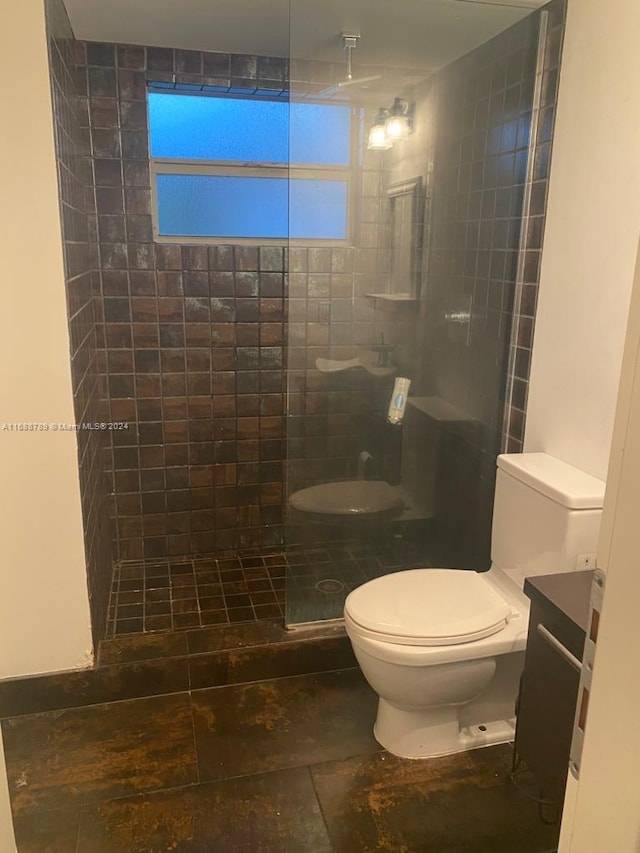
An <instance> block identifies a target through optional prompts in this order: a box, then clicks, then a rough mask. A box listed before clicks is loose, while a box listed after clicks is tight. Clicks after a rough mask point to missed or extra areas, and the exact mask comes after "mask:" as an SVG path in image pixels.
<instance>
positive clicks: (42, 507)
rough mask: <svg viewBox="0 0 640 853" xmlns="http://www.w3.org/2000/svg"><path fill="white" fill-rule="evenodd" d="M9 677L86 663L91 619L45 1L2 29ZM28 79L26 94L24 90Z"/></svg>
mask: <svg viewBox="0 0 640 853" xmlns="http://www.w3.org/2000/svg"><path fill="white" fill-rule="evenodd" d="M0 64H1V65H2V66H3V71H4V74H3V77H4V79H5V81H9V84H8V85H5V86H3V88H2V103H1V110H2V115H3V118H4V121H3V123H2V132H1V133H0V170H1V174H0V186H2V205H1V206H0V247H1V251H2V272H1V274H0V275H1V278H0V324H1V328H0V541H1V542H2V551H1V552H0V577H1V578H2V580H1V586H0V677H6V676H17V675H25V674H30V673H37V672H48V671H53V670H62V669H69V668H73V667H75V666H82V665H87V662H88V657H87V656H88V655H89V654H90V652H91V633H90V617H89V606H88V596H87V583H86V573H85V564H84V546H83V537H82V518H81V512H80V495H79V484H78V465H77V451H76V438H75V434H74V433H73V432H59V433H53V432H33V433H26V432H10V431H6V430H3V428H2V424H4V423H7V422H9V423H12V422H30V421H34V422H46V423H48V422H63V423H64V422H69V423H73V421H74V416H73V406H72V390H71V376H70V367H69V340H68V333H67V318H66V301H65V290H64V280H63V260H62V246H61V239H60V220H59V213H58V198H57V196H58V188H57V183H56V166H55V159H54V147H53V123H52V115H51V96H50V91H49V72H48V65H47V44H46V36H45V28H44V4H43V2H42V0H25V2H23V3H20V4H18V5H16V6H15V7H13V9H12V12H11V21H10V23H9V24H7V26H5V27H3V28H2V30H1V31H0ZM17 69H19V70H20V81H19V85H18V84H17V83H16V84H15V85H14V84H12V83H11V82H10V81H12V80H13V81H14V82H15V74H16V70H17Z"/></svg>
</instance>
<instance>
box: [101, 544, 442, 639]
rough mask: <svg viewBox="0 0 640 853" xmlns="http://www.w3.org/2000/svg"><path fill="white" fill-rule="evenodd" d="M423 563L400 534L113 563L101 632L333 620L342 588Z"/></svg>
mask: <svg viewBox="0 0 640 853" xmlns="http://www.w3.org/2000/svg"><path fill="white" fill-rule="evenodd" d="M427 565H429V563H428V561H427V560H426V559H425V555H424V549H420V548H418V547H417V546H416V545H414V544H412V543H410V542H407V541H405V540H403V539H399V540H394V539H391V540H389V541H386V542H378V543H375V544H370V543H365V542H362V541H360V540H352V541H346V542H339V543H327V544H326V545H324V546H323V547H318V546H315V547H303V546H290V547H287V548H286V551H285V552H283V551H281V550H262V551H258V550H251V551H243V552H241V553H239V554H237V555H233V556H225V557H217V558H216V557H198V558H197V559H187V558H181V559H179V560H175V561H167V560H161V561H147V562H140V563H120V564H118V565H116V567H115V569H114V578H113V586H112V592H111V602H110V607H109V621H108V624H107V632H106V636H107V637H115V636H122V635H126V634H137V633H143V632H144V633H150V632H158V631H178V630H188V629H191V628H199V627H205V626H207V625H227V624H234V623H238V622H249V621H255V620H265V619H275V618H283V617H284V616H285V615H286V619H287V622H288V623H293V624H296V623H304V622H313V621H318V620H326V619H335V618H339V617H341V616H342V608H343V605H344V600H345V598H346V596H347V595H348V593H349V592H350V591H351V590H352V589H354V588H355V587H357V586H359V585H360V584H362V583H365V582H366V581H368V580H371V579H372V578H375V577H379V576H380V575H383V574H387V573H389V572H392V571H398V570H399V569H406V568H411V567H416V566H427ZM285 610H286V613H285Z"/></svg>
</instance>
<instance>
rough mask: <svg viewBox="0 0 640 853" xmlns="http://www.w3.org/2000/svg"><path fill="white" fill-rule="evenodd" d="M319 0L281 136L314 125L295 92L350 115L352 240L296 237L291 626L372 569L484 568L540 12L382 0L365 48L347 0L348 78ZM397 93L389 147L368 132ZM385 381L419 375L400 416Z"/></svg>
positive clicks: (319, 616)
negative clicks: (437, 19) (350, 32)
mask: <svg viewBox="0 0 640 853" xmlns="http://www.w3.org/2000/svg"><path fill="white" fill-rule="evenodd" d="M320 5H321V6H322V11H321V10H320V8H319V4H316V6H313V5H312V4H307V3H302V2H300V0H292V3H291V98H292V102H293V103H292V112H291V125H290V140H291V150H292V151H295V150H298V148H297V146H298V145H301V144H302V142H301V140H305V139H308V137H309V135H310V126H309V125H307V124H305V118H304V113H303V112H302V111H296V110H294V107H297V106H298V105H299V104H303V103H309V102H312V101H313V99H314V98H315V99H320V100H323V99H324V100H326V101H331V99H333V102H334V103H337V104H341V105H342V106H343V107H344V108H345V109H347V108H348V109H349V110H350V111H351V115H352V117H353V128H352V132H353V134H354V140H353V150H354V152H355V155H356V156H355V157H354V160H353V162H352V165H351V168H350V169H349V174H348V175H347V176H345V181H346V182H347V183H348V184H349V190H348V192H347V198H348V216H349V220H350V223H351V230H350V231H349V232H348V233H349V239H348V241H346V242H345V243H344V244H342V245H332V246H326V247H321V246H318V245H317V244H314V243H313V242H312V241H310V242H309V243H308V244H307V245H306V246H305V244H304V241H301V240H297V241H296V243H295V244H294V243H292V244H291V247H290V255H289V324H288V335H289V339H288V346H287V359H288V397H287V460H286V476H287V518H286V534H285V535H286V549H287V554H288V564H289V568H288V574H287V578H286V620H287V622H288V623H289V624H295V623H301V622H312V621H316V620H323V619H332V618H339V617H341V615H342V610H343V605H344V600H345V596H346V595H347V594H348V592H349V591H350V590H351V589H353V588H354V587H356V586H358V585H360V584H362V583H364V582H366V581H367V580H369V579H372V578H374V577H377V576H379V575H381V574H386V573H388V572H393V571H399V570H402V569H406V568H410V567H425V566H443V567H460V568H474V569H485V568H488V566H489V563H490V535H491V512H492V504H493V488H494V478H495V459H496V455H497V453H498V452H499V450H500V447H501V435H502V414H503V405H504V403H503V399H502V394H503V388H504V378H505V375H506V367H507V357H508V347H509V336H510V328H511V311H512V304H513V300H512V299H510V295H512V293H513V289H514V287H515V268H516V265H515V264H514V258H516V257H517V253H518V250H519V242H518V240H519V222H518V217H519V216H520V210H519V207H518V205H519V204H520V202H519V201H518V200H519V199H521V198H522V186H521V184H522V178H521V171H520V170H519V169H518V165H517V164H521V163H522V162H523V161H524V162H526V158H527V151H528V144H529V133H528V129H529V117H530V113H531V108H532V93H533V78H534V74H535V71H536V69H535V56H536V47H537V37H538V20H539V14H538V13H537V12H536V13H534V14H530V12H529V11H528V10H524V9H514V8H512V7H498V6H482V5H481V4H455V6H456V11H455V14H454V13H453V12H452V16H453V17H452V18H451V20H450V21H449V26H448V27H447V28H446V29H445V28H443V29H442V30H438V29H437V27H436V28H435V30H434V27H433V20H432V18H431V11H430V7H429V4H402V3H401V4H391V5H390V6H389V8H388V11H387V15H388V17H387V19H386V20H384V19H380V18H379V16H378V17H377V18H376V22H375V24H376V31H377V32H384V34H385V37H384V39H383V40H381V41H380V42H379V43H378V44H377V45H374V44H373V43H372V41H371V40H367V38H366V36H365V33H366V31H367V27H368V25H371V24H372V21H371V20H369V19H368V18H367V10H366V8H365V7H366V4H365V7H360V9H359V12H358V14H357V15H356V14H355V13H356V9H355V7H351V8H350V3H349V0H346V6H347V11H349V10H350V11H351V12H353V13H354V21H355V23H357V24H358V29H359V31H360V32H362V34H363V38H362V40H361V42H360V43H359V45H358V51H357V52H356V53H354V57H353V62H354V68H353V78H354V81H361V82H359V83H357V85H356V84H355V83H354V84H353V85H349V86H346V85H344V67H343V63H342V64H341V60H342V59H343V57H341V54H340V46H339V45H337V49H336V50H335V51H334V52H333V53H331V51H330V50H329V48H326V49H324V48H323V50H325V52H324V53H323V52H322V50H321V48H320V44H319V40H316V41H314V40H313V39H312V38H311V37H310V33H315V32H317V31H318V28H320V27H321V20H320V16H322V15H327V14H329V12H330V10H331V9H332V8H333V4H332V3H329V4H328V6H327V5H325V4H320ZM467 6H468V7H469V8H466V7H467ZM461 7H465V8H461ZM362 9H364V12H363V11H362ZM446 14H449V13H448V12H446ZM459 15H461V16H463V18H464V20H462V19H458V18H457V17H456V16H459ZM489 42H490V44H489ZM307 50H309V51H314V52H315V53H314V55H307V54H306V53H305V51H307ZM434 68H437V69H438V70H437V71H436V70H434ZM341 82H342V84H343V85H342V86H340V85H339V84H340V83H341ZM393 105H395V106H396V110H395V113H396V115H394V116H392V117H391V118H393V119H396V120H397V126H396V125H392V126H390V128H389V130H391V131H393V130H394V129H395V131H396V137H398V138H397V141H396V143H395V144H394V145H393V147H392V148H388V146H387V145H386V144H380V145H375V144H374V145H370V142H371V139H370V130H371V128H372V126H373V127H374V129H375V128H376V127H378V126H379V127H380V129H381V131H384V129H385V124H386V120H387V118H388V116H387V115H384V114H383V115H380V113H379V110H380V108H381V106H382V107H384V108H385V110H387V111H389V108H390V107H391V106H393ZM409 116H410V122H411V127H410V129H411V132H410V133H409V134H407V133H406V130H407V125H408V119H409ZM514 129H515V130H516V131H517V132H515V133H513V132H511V131H513V130H514ZM314 134H315V136H316V139H317V140H318V141H319V142H320V141H321V133H320V132H319V131H318V130H317V129H316V130H315V131H314ZM399 137H405V138H399ZM380 139H382V136H381V137H380ZM496 140H497V143H496ZM374 141H375V140H374ZM496 144H497V149H496ZM376 149H377V150H376ZM292 159H293V158H292ZM503 163H509V164H513V168H512V169H510V170H506V171H505V169H503V168H502V167H501V164H503ZM499 167H500V168H499ZM292 174H294V171H293V170H292ZM411 187H414V188H415V187H419V195H418V196H416V195H412V192H411V189H410V188H411ZM394 188H395V190H394ZM398 188H404V189H407V188H408V189H409V191H408V192H404V191H403V190H400V191H397V190H398ZM416 198H419V199H420V201H419V203H416ZM425 201H426V205H425ZM296 207H297V205H296V204H295V203H293V198H292V204H291V209H290V217H291V234H292V236H293V234H294V233H295V231H296V228H297V226H296V224H295V222H296V219H297V217H298V211H297V210H296ZM423 208H424V210H423ZM504 210H507V211H508V213H504V212H503V211H504ZM506 217H511V221H510V222H509V223H508V224H507V222H506ZM324 218H325V213H324V212H323V213H320V212H319V213H318V219H319V220H320V221H322V220H324ZM420 248H421V251H422V255H420ZM461 304H464V305H465V306H467V308H466V310H465V312H461V311H460V310H459V306H460V305H461ZM463 314H464V316H463ZM452 318H453V319H452ZM461 318H462V319H461ZM396 377H406V378H408V379H411V393H410V397H409V399H408V401H407V406H406V411H405V417H404V420H403V422H402V424H401V425H399V426H393V425H391V424H389V423H388V422H387V418H386V415H387V411H388V407H389V401H390V398H391V393H392V389H393V384H394V381H395V379H396ZM354 483H355V484H356V485H355V486H354V485H353V484H354ZM363 483H364V487H362V484H363ZM335 484H341V488H340V489H334V491H335V500H334V499H332V498H331V494H332V489H333V488H334V486H335ZM319 485H324V486H325V488H324V489H323V490H322V492H321V493H320V492H313V491H312V490H313V489H314V488H315V487H316V486H319ZM305 490H309V491H305ZM320 494H321V495H322V496H323V501H322V502H321V501H320V500H319V499H318V501H317V502H316V503H314V495H316V496H318V495H320ZM327 494H329V500H328V501H327V500H325V499H326V497H327ZM376 495H378V496H383V497H384V499H385V500H384V501H382V499H381V502H379V504H376V499H375V497H376ZM293 496H295V497H293ZM345 496H351V498H352V505H351V506H349V505H347V504H348V500H347V499H346V498H345ZM345 501H346V503H345ZM356 504H357V505H356ZM383 504H384V505H383ZM327 507H328V509H327ZM332 508H333V509H332Z"/></svg>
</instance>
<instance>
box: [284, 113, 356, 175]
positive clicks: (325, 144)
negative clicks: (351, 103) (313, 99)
mask: <svg viewBox="0 0 640 853" xmlns="http://www.w3.org/2000/svg"><path fill="white" fill-rule="evenodd" d="M289 136H290V145H291V151H290V159H291V162H292V163H296V164H299V165H304V164H313V163H317V164H319V165H326V166H348V165H349V161H350V155H351V151H350V144H351V143H350V136H351V110H350V108H349V107H345V106H341V105H339V104H298V103H293V104H291V129H290V134H289Z"/></svg>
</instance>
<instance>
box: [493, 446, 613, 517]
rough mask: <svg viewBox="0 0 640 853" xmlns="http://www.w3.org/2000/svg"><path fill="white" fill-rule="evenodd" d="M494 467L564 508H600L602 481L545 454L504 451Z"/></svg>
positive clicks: (602, 491) (603, 486)
mask: <svg viewBox="0 0 640 853" xmlns="http://www.w3.org/2000/svg"><path fill="white" fill-rule="evenodd" d="M498 468H500V470H502V471H505V472H506V473H507V474H510V475H511V476H512V477H514V478H515V479H516V480H520V481H521V482H522V483H526V485H528V486H531V488H532V489H535V490H536V491H537V492H540V493H541V494H543V495H546V497H548V498H551V500H553V501H555V502H556V503H559V504H560V505H561V506H564V507H567V509H602V504H603V501H604V489H605V483H604V482H603V481H602V480H598V478H597V477H592V476H591V474H587V473H586V472H585V471H581V470H580V469H579V468H574V466H573V465H569V464H567V463H566V462H562V461H561V460H560V459H556V458H555V457H554V456H549V455H548V454H547V453H505V454H502V455H501V456H498Z"/></svg>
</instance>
